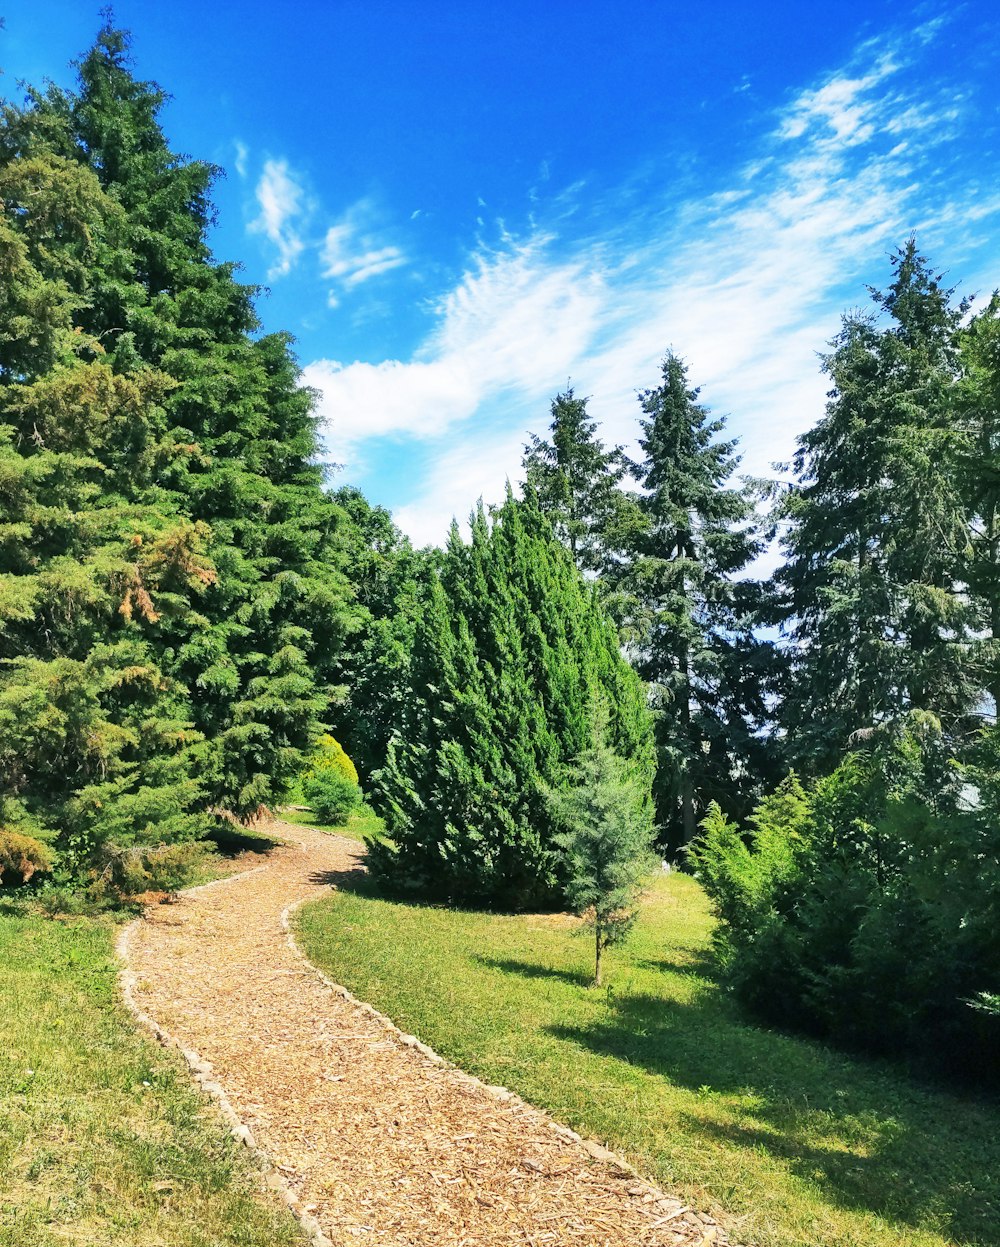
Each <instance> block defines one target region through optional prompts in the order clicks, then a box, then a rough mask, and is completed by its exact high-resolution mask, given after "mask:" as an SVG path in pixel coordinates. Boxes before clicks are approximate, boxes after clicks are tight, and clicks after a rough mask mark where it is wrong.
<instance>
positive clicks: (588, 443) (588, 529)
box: [523, 389, 635, 590]
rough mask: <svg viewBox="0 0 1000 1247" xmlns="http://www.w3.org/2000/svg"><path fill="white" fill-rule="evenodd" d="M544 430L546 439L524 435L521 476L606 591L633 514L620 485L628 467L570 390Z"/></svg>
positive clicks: (586, 569)
mask: <svg viewBox="0 0 1000 1247" xmlns="http://www.w3.org/2000/svg"><path fill="white" fill-rule="evenodd" d="M549 434H550V437H551V440H550V441H546V440H545V439H544V438H541V437H538V436H537V435H536V434H534V433H532V434H530V435H529V436H530V439H531V440H530V441H529V443H528V444H527V446H525V454H524V459H523V466H524V471H525V479H526V481H527V483H528V485H530V487H531V488H532V489H533V490H534V492H535V495H536V497H537V499H538V505H539V507H540V508H541V509H542V511H543V512H544V513H545V514H546V515H547V516H548V517H549V520H550V521H551V523H552V528H553V531H554V532H555V535H556V536H557V537H558V539H559V540H560V541H561V542H562V543H563V544H564V545H565V546H566V547H567V548H568V550H569V551H570V553H571V554H572V556H573V561H574V562H575V563H576V565H577V567H579V569H580V570H581V571H582V572H585V573H591V574H593V575H595V576H597V577H598V578H599V580H600V583H601V585H602V589H607V590H610V589H611V588H612V587H613V582H612V580H611V578H609V577H607V575H606V574H607V573H608V572H609V571H611V570H612V568H613V567H614V564H615V562H616V555H617V554H618V551H619V548H620V544H621V541H622V538H623V537H624V535H625V533H626V532H627V531H628V528H629V524H630V522H634V518H635V512H634V505H633V504H632V501H631V499H630V498H629V496H628V495H627V494H626V493H625V492H624V491H623V490H622V488H621V481H622V478H623V477H624V476H625V473H626V470H627V466H628V465H627V460H626V458H625V455H624V452H623V450H622V448H621V447H620V446H616V447H614V448H613V449H611V450H607V449H606V448H605V446H604V444H603V442H601V440H600V439H599V438H598V437H597V436H596V434H597V422H596V420H593V419H591V417H590V414H589V413H588V411H587V399H585V398H577V397H576V395H575V394H574V392H573V390H572V389H568V390H566V391H565V393H563V394H558V395H557V396H556V397H555V398H554V399H553V401H552V422H551V424H550V425H549Z"/></svg>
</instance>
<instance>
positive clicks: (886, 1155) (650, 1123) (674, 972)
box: [299, 874, 1000, 1247]
mask: <svg viewBox="0 0 1000 1247" xmlns="http://www.w3.org/2000/svg"><path fill="white" fill-rule="evenodd" d="M574 926H575V923H574V921H573V920H572V919H568V918H565V917H562V916H558V915H557V916H552V915H549V916H542V917H539V916H526V915H520V916H508V915H496V914H484V913H475V912H456V911H453V910H446V909H441V908H434V907H427V906H420V905H413V904H395V903H390V902H388V901H384V900H380V899H377V898H375V897H373V896H368V895H364V894H362V893H352V892H341V893H337V894H334V895H333V896H331V897H329V898H328V899H324V900H322V901H319V902H316V903H314V904H312V905H310V906H308V907H306V908H305V909H304V910H302V911H301V913H300V916H299V931H300V936H301V940H302V943H303V944H304V946H305V948H306V950H307V951H308V952H309V954H310V956H311V957H312V958H313V959H314V960H315V962H316V963H317V964H318V965H320V966H322V968H323V969H324V970H325V971H326V972H327V973H329V974H330V975H331V976H332V977H333V978H334V979H336V980H337V981H338V982H340V983H343V984H344V985H345V986H346V987H348V988H349V989H350V990H351V991H352V992H354V993H355V994H356V995H358V996H359V997H361V999H363V1000H367V1001H369V1002H371V1003H372V1004H373V1005H375V1007H376V1008H378V1009H381V1010H383V1011H384V1012H386V1013H388V1014H389V1015H390V1016H391V1017H392V1018H393V1019H394V1020H395V1021H396V1022H397V1023H398V1024H399V1025H400V1026H401V1027H403V1029H404V1030H407V1031H412V1032H413V1033H415V1034H416V1035H418V1036H419V1037H420V1038H421V1039H423V1040H424V1041H425V1042H426V1043H429V1044H431V1045H432V1046H433V1047H434V1048H436V1049H437V1050H438V1051H439V1052H440V1053H441V1054H442V1055H444V1056H446V1057H448V1058H449V1059H451V1060H452V1061H454V1062H455V1063H456V1064H459V1065H461V1066H462V1067H463V1068H465V1069H467V1070H468V1071H470V1072H472V1073H475V1074H477V1075H478V1076H479V1077H480V1078H483V1079H484V1080H485V1081H487V1082H490V1083H502V1084H504V1085H506V1086H508V1087H510V1088H512V1089H513V1090H515V1091H517V1092H519V1093H520V1094H521V1095H523V1096H524V1097H525V1098H526V1099H528V1100H530V1101H532V1102H533V1103H535V1104H538V1105H540V1106H543V1107H545V1108H547V1109H549V1110H550V1111H551V1112H552V1113H553V1114H554V1115H555V1116H556V1117H558V1118H559V1119H560V1120H562V1121H565V1122H567V1123H568V1124H570V1125H572V1126H574V1127H575V1128H576V1129H578V1130H580V1131H581V1132H582V1133H585V1134H590V1135H594V1136H596V1137H597V1138H600V1139H602V1140H604V1141H606V1142H608V1143H610V1144H611V1145H612V1146H613V1147H615V1148H617V1149H619V1150H620V1151H622V1152H623V1153H625V1154H626V1155H627V1156H629V1157H630V1158H631V1159H632V1160H633V1162H634V1163H635V1164H636V1165H637V1166H638V1167H639V1168H640V1169H641V1170H642V1171H643V1172H645V1173H648V1174H650V1175H654V1176H655V1177H656V1178H657V1179H658V1180H659V1181H660V1182H661V1183H663V1184H664V1185H667V1186H670V1187H672V1188H676V1189H678V1190H679V1191H681V1192H682V1193H683V1196H684V1198H686V1199H688V1200H690V1201H692V1202H694V1203H695V1204H696V1205H700V1206H702V1207H708V1206H710V1207H714V1208H716V1209H721V1210H723V1211H724V1213H725V1214H726V1221H727V1224H728V1225H729V1226H730V1228H731V1232H732V1233H733V1236H734V1237H738V1238H739V1239H740V1241H743V1242H746V1243H752V1244H757V1245H758V1247H791V1245H793V1244H795V1245H802V1247H817V1245H819V1244H824V1245H827V1247H861V1245H862V1244H864V1245H865V1247H876V1245H877V1247H892V1245H895V1247H899V1245H901V1244H908V1245H910V1247H918V1245H919V1247H944V1245H945V1244H962V1245H971V1244H977V1245H979V1247H984V1245H986V1244H992V1245H994V1247H996V1245H997V1244H1000V1108H998V1107H997V1106H995V1105H994V1106H988V1105H983V1104H977V1103H975V1102H973V1101H971V1100H964V1099H962V1098H960V1097H958V1096H953V1095H950V1094H948V1093H946V1092H938V1091H935V1090H933V1089H931V1088H928V1087H925V1086H922V1085H920V1084H917V1083H915V1082H914V1081H912V1080H910V1079H909V1078H908V1077H907V1076H906V1075H905V1074H904V1073H902V1072H901V1071H898V1070H896V1069H894V1068H893V1067H891V1066H889V1065H886V1064H880V1063H875V1062H868V1061H865V1060H852V1059H850V1058H848V1057H845V1056H842V1055H838V1054H836V1053H834V1052H831V1051H830V1050H828V1049H826V1048H825V1047H823V1046H822V1045H820V1044H817V1043H813V1042H810V1041H808V1040H803V1039H797V1038H792V1037H789V1036H785V1035H781V1034H777V1033H774V1032H772V1031H768V1030H764V1029H761V1028H757V1027H754V1026H751V1025H748V1024H747V1023H746V1022H745V1021H744V1020H742V1019H741V1018H740V1016H739V1015H738V1013H737V1012H736V1010H735V1009H734V1007H733V1005H732V1003H731V1002H730V1001H729V999H728V998H727V997H726V996H725V995H724V994H723V993H722V992H720V989H719V988H718V986H717V985H716V984H715V983H714V982H713V978H712V969H711V965H710V962H709V961H708V959H707V956H706V954H707V946H708V937H709V933H710V930H711V918H710V915H709V912H708V906H707V902H706V899H705V896H704V893H703V892H702V891H701V889H700V888H699V886H698V884H697V883H696V882H695V881H694V880H693V879H690V878H688V877H686V876H683V875H676V874H674V875H669V876H662V877H659V878H657V879H656V881H655V883H654V885H653V887H652V890H651V894H650V896H649V898H648V900H647V903H646V905H645V909H644V915H643V919H642V921H641V923H640V925H639V927H638V928H637V930H636V932H635V933H634V935H633V937H632V940H631V942H630V943H629V945H628V946H627V948H626V949H624V950H612V951H611V953H610V955H609V957H608V967H607V970H608V986H607V987H606V988H602V989H600V990H598V989H594V988H591V987H589V986H588V982H589V971H590V964H591V963H590V960H589V958H590V954H591V948H590V944H589V942H588V941H585V940H583V939H579V938H575V937H574V935H573V930H574Z"/></svg>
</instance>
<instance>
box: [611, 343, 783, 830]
mask: <svg viewBox="0 0 1000 1247" xmlns="http://www.w3.org/2000/svg"><path fill="white" fill-rule="evenodd" d="M639 401H640V404H641V407H642V411H643V415H644V419H643V420H642V431H643V432H642V437H641V438H640V439H639V445H640V447H641V449H642V451H643V454H644V458H643V459H642V460H641V462H639V463H637V464H635V465H634V466H633V471H634V475H635V476H636V479H637V480H638V481H639V482H640V484H641V485H642V488H643V494H642V495H641V497H640V499H639V505H640V508H641V511H642V517H643V523H642V527H641V528H640V529H639V530H638V532H637V533H636V534H635V537H634V542H633V547H632V550H631V557H630V559H629V562H628V564H627V568H626V573H625V576H626V579H625V583H626V585H627V587H628V589H629V591H630V594H631V597H632V600H633V611H634V614H633V618H632V630H633V632H634V635H635V636H636V637H637V642H636V644H635V647H634V648H635V665H636V669H637V671H638V672H639V674H640V676H641V677H642V678H643V679H644V680H645V681H646V682H647V684H648V686H649V690H650V697H651V701H652V704H653V706H654V709H655V711H656V741H657V768H658V769H657V779H656V800H657V812H658V818H659V821H660V825H661V835H662V837H663V839H664V840H665V841H666V842H667V843H668V844H671V845H677V844H686V843H688V842H689V841H690V840H691V838H692V837H693V836H694V834H695V828H696V823H697V820H698V816H699V811H701V810H703V809H705V808H706V806H707V805H708V803H709V802H710V801H712V800H716V801H718V802H719V803H720V804H721V805H722V806H723V807H724V808H725V809H728V810H731V811H732V810H737V811H739V810H741V809H743V808H745V806H746V804H747V803H748V801H749V799H750V797H751V796H752V794H753V793H754V791H755V790H756V788H757V786H758V784H759V783H760V780H761V777H762V776H764V775H766V774H768V772H769V769H770V767H771V755H770V752H769V747H768V744H767V741H766V740H765V739H764V737H763V736H762V727H763V725H765V724H766V722H767V720H768V707H767V704H766V688H767V679H768V678H769V675H770V670H771V665H772V653H771V647H770V646H769V645H768V644H767V643H766V642H765V641H763V640H761V639H760V638H759V637H758V635H757V634H756V632H755V628H756V627H757V625H758V624H759V622H760V608H761V590H760V586H759V585H757V584H756V583H755V582H753V581H752V580H749V579H747V578H746V577H745V572H746V569H747V567H748V566H749V564H750V563H751V562H752V560H753V559H754V558H755V557H756V555H757V554H758V553H759V552H760V551H761V549H762V541H761V537H760V534H759V530H758V526H757V525H756V523H755V512H754V498H753V496H752V494H751V492H750V490H749V489H748V488H747V487H745V486H742V485H734V484H733V483H732V478H733V474H734V472H735V470H736V468H737V466H738V464H739V459H738V457H737V455H736V453H735V442H732V441H723V440H720V439H719V436H718V435H719V434H720V433H721V432H722V430H723V428H724V427H725V425H724V421H723V420H721V419H713V418H712V417H711V415H710V413H709V411H708V409H707V408H706V407H704V406H703V405H702V404H700V403H699V402H698V390H696V389H691V388H690V387H689V384H688V379H687V370H686V368H685V365H684V363H683V361H682V360H681V359H680V358H679V357H678V356H676V355H675V354H673V353H672V352H671V353H668V354H667V356H666V357H665V359H664V361H663V365H662V382H661V384H660V385H659V386H657V387H656V388H654V389H648V390H645V391H643V392H642V393H641V394H640V396H639Z"/></svg>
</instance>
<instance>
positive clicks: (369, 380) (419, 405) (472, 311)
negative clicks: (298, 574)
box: [304, 238, 602, 461]
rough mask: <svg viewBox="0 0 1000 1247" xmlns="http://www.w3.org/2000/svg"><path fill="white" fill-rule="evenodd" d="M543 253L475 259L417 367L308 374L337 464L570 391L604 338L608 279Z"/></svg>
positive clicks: (334, 366)
mask: <svg viewBox="0 0 1000 1247" xmlns="http://www.w3.org/2000/svg"><path fill="white" fill-rule="evenodd" d="M545 252H546V240H545V239H544V238H542V239H536V240H533V241H530V242H528V243H525V244H522V245H513V244H511V245H510V246H509V247H508V248H507V249H505V250H503V251H499V252H493V253H488V254H481V255H479V256H477V257H476V259H475V262H474V265H473V267H471V268H470V269H469V270H468V271H467V272H466V273H465V274H464V275H463V277H462V280H461V282H460V283H459V284H458V286H457V287H456V288H455V289H454V290H452V291H450V292H449V293H448V294H447V295H445V296H444V297H443V298H442V299H441V300H440V302H439V303H438V304H437V306H436V307H435V308H434V312H435V314H436V316H437V319H438V328H437V329H436V330H435V332H434V333H433V334H432V335H431V337H430V338H429V339H428V340H427V342H426V343H425V344H424V348H423V350H422V351H421V352H420V354H419V356H418V357H417V358H415V359H413V360H410V361H408V362H402V361H399V360H386V361H384V362H382V363H379V364H370V363H363V362H355V363H353V364H348V365H343V364H340V363H338V362H336V361H333V360H319V361H317V362H316V363H313V364H310V365H309V366H308V367H307V368H306V369H305V370H304V379H305V381H306V384H308V385H310V386H313V387H315V388H316V389H317V390H319V391H320V393H321V395H322V400H321V404H320V416H321V418H322V420H323V422H324V425H325V427H326V431H327V440H328V443H329V445H330V446H331V448H332V453H333V455H334V458H336V459H337V460H339V461H344V460H346V461H350V458H351V455H352V453H353V448H354V447H355V446H356V445H357V443H358V442H360V441H362V440H364V439H365V438H367V437H373V436H385V435H387V434H408V435H410V436H414V437H423V438H426V437H434V436H437V435H440V434H442V433H444V432H445V431H446V430H447V429H448V428H450V427H451V426H452V425H453V424H455V423H457V422H460V421H463V420H466V419H468V418H469V417H470V416H472V415H473V414H474V412H475V411H476V410H477V408H478V407H479V406H480V404H481V403H482V402H483V401H485V400H486V399H487V398H488V397H490V396H492V395H500V394H504V393H510V392H515V393H518V394H522V395H523V394H528V395H531V396H533V397H534V396H538V395H544V394H546V393H548V392H549V391H550V390H551V389H552V388H553V386H559V385H561V384H564V383H565V380H566V375H565V361H566V360H567V359H578V358H580V357H581V355H582V352H583V350H584V349H585V347H586V345H587V343H588V342H589V341H590V340H591V338H592V337H593V333H594V332H595V330H596V327H597V321H598V316H599V311H600V307H601V303H602V296H601V292H600V279H599V278H597V277H596V276H594V275H588V274H587V273H586V271H585V270H584V268H583V267H582V265H581V264H580V263H578V262H576V263H570V264H567V265H551V264H550V263H549V262H548V261H547V260H546V258H545Z"/></svg>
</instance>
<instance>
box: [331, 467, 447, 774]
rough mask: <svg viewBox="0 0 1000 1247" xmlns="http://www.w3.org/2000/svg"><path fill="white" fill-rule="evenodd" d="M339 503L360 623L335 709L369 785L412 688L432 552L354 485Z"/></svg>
mask: <svg viewBox="0 0 1000 1247" xmlns="http://www.w3.org/2000/svg"><path fill="white" fill-rule="evenodd" d="M333 498H334V501H335V502H336V503H337V504H338V505H339V506H340V507H341V508H342V510H343V511H344V513H345V514H346V516H347V520H348V523H347V525H346V527H345V528H344V529H343V533H342V555H343V559H344V572H345V574H346V576H347V578H348V580H349V581H350V583H351V585H352V586H353V588H354V593H355V604H356V607H357V610H358V616H357V626H356V627H355V628H354V629H353V630H352V631H351V632H350V634H349V635H348V637H347V640H346V643H345V646H344V648H343V650H342V653H341V670H342V673H343V678H344V681H345V683H346V685H347V695H346V696H345V697H344V698H343V699H342V700H341V701H339V702H338V703H337V704H336V705H334V706H333V708H332V709H331V711H330V718H331V722H332V723H333V725H334V730H335V732H337V733H338V735H340V736H341V737H342V739H343V740H344V741H345V742H346V744H347V748H348V751H349V752H350V755H351V757H352V758H353V759H354V760H355V762H356V763H357V766H358V768H359V771H360V774H361V778H362V780H363V781H364V783H365V784H368V782H369V781H370V779H371V776H372V775H373V774H374V772H375V771H377V770H378V769H379V768H380V767H382V766H384V765H385V760H386V756H387V751H388V746H389V737H390V736H391V734H392V731H393V726H394V724H395V721H396V718H397V715H398V711H397V706H398V703H399V702H400V701H401V700H402V699H403V698H404V697H405V696H406V694H407V690H408V687H409V683H408V681H409V662H410V653H411V651H412V649H413V638H414V634H415V632H416V627H417V618H418V615H419V612H420V601H419V594H418V587H417V575H418V570H419V568H420V567H421V566H422V565H423V564H424V562H426V561H427V560H428V559H429V558H431V557H432V556H431V555H430V553H429V552H420V551H416V550H414V549H413V547H412V546H411V544H410V542H409V540H408V539H407V538H406V537H405V536H404V535H403V534H402V533H401V532H400V531H399V529H398V528H397V527H396V525H395V524H394V523H393V522H392V517H391V516H390V514H389V512H388V511H386V510H385V508H384V507H375V506H372V505H371V504H370V503H369V502H368V501H367V499H366V498H365V497H364V496H363V495H362V494H361V493H360V492H359V491H358V490H357V489H354V488H353V487H350V486H345V487H343V488H341V489H338V490H336V491H335V492H334V494H333Z"/></svg>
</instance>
